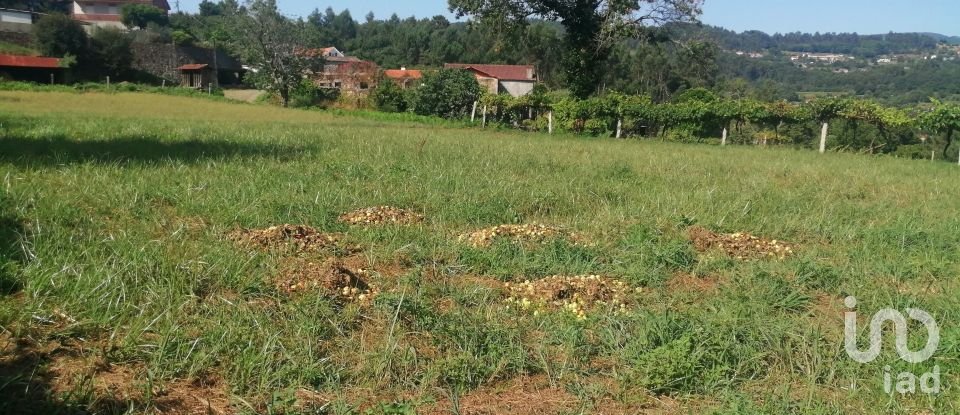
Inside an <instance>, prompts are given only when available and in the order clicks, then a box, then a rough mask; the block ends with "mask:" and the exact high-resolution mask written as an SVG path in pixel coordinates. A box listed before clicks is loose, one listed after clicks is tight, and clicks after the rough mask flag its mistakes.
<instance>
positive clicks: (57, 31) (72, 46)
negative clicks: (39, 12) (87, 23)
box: [33, 14, 88, 57]
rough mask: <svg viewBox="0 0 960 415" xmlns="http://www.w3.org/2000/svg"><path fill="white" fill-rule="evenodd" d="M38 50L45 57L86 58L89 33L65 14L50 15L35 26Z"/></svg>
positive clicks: (42, 18) (34, 34)
mask: <svg viewBox="0 0 960 415" xmlns="http://www.w3.org/2000/svg"><path fill="white" fill-rule="evenodd" d="M33 37H34V39H35V42H36V45H37V49H38V50H39V51H40V53H41V54H43V55H45V56H59V57H62V56H66V55H72V56H74V57H82V56H85V55H86V54H87V52H88V38H87V32H86V31H85V30H83V26H81V25H80V23H79V22H77V21H76V20H73V19H71V18H70V17H68V16H66V15H63V14H48V15H45V16H43V17H41V18H40V20H38V21H37V23H36V24H34V25H33Z"/></svg>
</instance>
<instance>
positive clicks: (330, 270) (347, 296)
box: [276, 259, 377, 304]
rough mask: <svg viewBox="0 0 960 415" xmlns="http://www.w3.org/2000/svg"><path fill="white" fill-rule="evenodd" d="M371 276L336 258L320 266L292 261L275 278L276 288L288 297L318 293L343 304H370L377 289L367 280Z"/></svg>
mask: <svg viewBox="0 0 960 415" xmlns="http://www.w3.org/2000/svg"><path fill="white" fill-rule="evenodd" d="M369 278H370V274H369V272H368V271H367V270H365V269H362V268H349V267H347V266H345V265H344V264H343V262H342V261H340V260H338V259H328V260H326V261H324V262H323V263H316V262H313V261H294V262H293V263H291V264H290V265H288V266H286V267H285V270H284V272H283V273H281V277H280V278H278V279H277V281H276V286H277V289H278V290H279V291H281V292H283V293H286V294H288V295H293V294H299V293H305V292H310V291H314V290H320V291H322V292H323V293H324V294H326V295H328V296H331V297H334V298H336V299H337V300H339V301H342V302H358V303H361V304H369V303H370V302H371V301H373V299H374V297H376V295H377V290H376V288H375V287H374V286H372V285H371V284H370V283H369V282H368V280H369Z"/></svg>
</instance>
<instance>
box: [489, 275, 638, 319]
mask: <svg viewBox="0 0 960 415" xmlns="http://www.w3.org/2000/svg"><path fill="white" fill-rule="evenodd" d="M504 286H505V288H506V289H507V291H508V292H509V293H510V296H509V297H508V298H507V300H506V301H507V303H508V305H511V306H514V305H515V306H516V307H518V308H519V309H521V310H532V311H533V312H534V313H535V314H538V313H539V312H541V311H545V310H560V311H566V312H570V313H573V314H574V315H576V316H577V317H578V318H580V319H584V318H586V312H587V311H588V310H590V309H593V308H597V307H612V308H615V309H616V310H618V311H626V307H627V306H626V301H627V296H628V295H629V293H630V291H631V290H630V287H629V286H627V284H626V283H624V282H623V281H620V280H616V279H613V278H608V277H603V276H600V275H575V276H567V275H554V276H551V277H546V278H543V279H540V280H536V281H524V282H521V283H509V282H508V283H504Z"/></svg>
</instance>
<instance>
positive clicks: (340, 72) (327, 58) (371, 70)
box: [308, 46, 379, 93]
mask: <svg viewBox="0 0 960 415" xmlns="http://www.w3.org/2000/svg"><path fill="white" fill-rule="evenodd" d="M308 53H311V54H315V55H317V56H320V57H322V58H323V61H324V63H323V70H322V71H320V72H319V73H314V74H312V76H313V80H314V83H315V84H316V85H317V86H318V87H320V88H332V89H339V90H340V91H341V92H349V93H365V92H367V91H368V90H369V89H370V88H373V87H374V86H376V83H377V74H378V72H379V67H377V64H375V63H373V62H370V61H365V60H362V59H360V58H357V57H354V56H347V55H346V54H344V53H343V52H341V51H340V50H338V49H337V48H336V47H332V46H331V47H327V48H323V49H312V50H310V51H308Z"/></svg>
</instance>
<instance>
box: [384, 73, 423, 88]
mask: <svg viewBox="0 0 960 415" xmlns="http://www.w3.org/2000/svg"><path fill="white" fill-rule="evenodd" d="M383 76H384V77H385V78H387V79H389V80H391V81H393V83H395V84H397V85H398V86H400V87H401V88H403V89H407V88H410V87H413V86H417V85H419V83H420V80H421V79H423V72H422V71H420V70H417V69H407V68H400V69H387V70H385V71H383Z"/></svg>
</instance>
